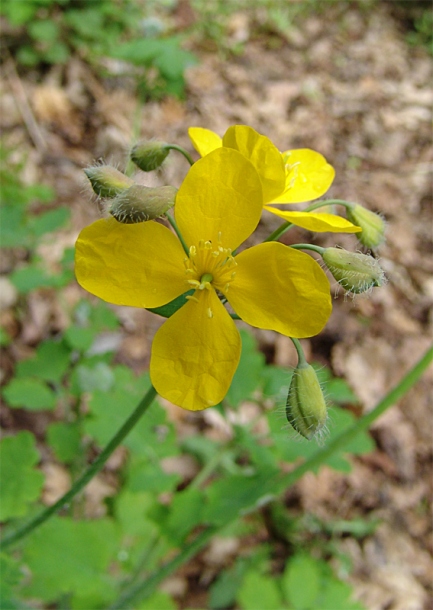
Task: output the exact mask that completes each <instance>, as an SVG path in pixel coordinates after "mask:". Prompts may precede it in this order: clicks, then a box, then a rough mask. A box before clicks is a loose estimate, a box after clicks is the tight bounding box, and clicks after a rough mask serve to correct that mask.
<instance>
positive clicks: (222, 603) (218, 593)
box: [209, 560, 248, 610]
mask: <svg viewBox="0 0 433 610" xmlns="http://www.w3.org/2000/svg"><path fill="white" fill-rule="evenodd" d="M247 569H248V564H247V562H246V561H245V560H238V561H236V563H235V565H234V566H233V567H232V568H230V569H229V570H225V571H223V572H221V573H220V575H219V576H218V578H217V579H216V580H215V581H214V582H213V583H212V585H211V587H210V596H209V606H210V607H211V608H212V610H218V609H219V608H228V607H230V606H233V605H234V602H235V600H236V595H237V593H238V591H239V589H240V587H241V585H242V581H243V579H244V575H245V572H246V570H247Z"/></svg>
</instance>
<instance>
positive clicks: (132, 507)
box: [115, 488, 158, 540]
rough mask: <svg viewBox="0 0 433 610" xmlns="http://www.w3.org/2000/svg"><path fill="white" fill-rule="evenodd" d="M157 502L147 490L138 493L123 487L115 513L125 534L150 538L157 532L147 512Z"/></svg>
mask: <svg viewBox="0 0 433 610" xmlns="http://www.w3.org/2000/svg"><path fill="white" fill-rule="evenodd" d="M155 502H156V500H155V497H154V496H153V495H152V494H151V493H149V492H147V491H146V492H138V493H137V492H132V491H131V490H130V489H126V488H123V489H122V491H121V492H120V495H118V496H117V498H116V504H115V515H116V518H117V520H118V521H119V523H120V525H121V526H122V534H123V535H124V536H128V537H131V536H132V537H134V536H140V537H141V538H144V539H146V540H149V539H150V538H151V537H152V536H153V535H154V534H156V533H157V531H158V528H157V527H156V525H155V523H153V521H151V520H150V519H149V518H147V513H148V511H149V509H150V508H151V507H153V505H154V504H155Z"/></svg>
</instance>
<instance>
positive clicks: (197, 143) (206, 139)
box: [188, 127, 222, 157]
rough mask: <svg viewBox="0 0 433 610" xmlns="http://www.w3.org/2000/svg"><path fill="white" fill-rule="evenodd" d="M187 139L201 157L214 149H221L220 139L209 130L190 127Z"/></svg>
mask: <svg viewBox="0 0 433 610" xmlns="http://www.w3.org/2000/svg"><path fill="white" fill-rule="evenodd" d="M188 135H189V138H190V140H191V142H192V144H193V146H194V148H195V149H196V151H197V152H198V154H199V155H200V156H201V157H204V156H205V155H207V154H209V153H210V152H212V151H213V150H215V149H216V148H221V146H222V139H221V138H220V136H219V135H217V134H216V133H214V132H213V131H211V130H210V129H204V128H203V127H190V128H189V129H188Z"/></svg>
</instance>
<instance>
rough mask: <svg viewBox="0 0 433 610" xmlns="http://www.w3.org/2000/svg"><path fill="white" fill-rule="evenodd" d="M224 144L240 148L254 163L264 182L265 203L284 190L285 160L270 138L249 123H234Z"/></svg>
mask: <svg viewBox="0 0 433 610" xmlns="http://www.w3.org/2000/svg"><path fill="white" fill-rule="evenodd" d="M223 146H227V147H229V148H234V149H235V150H238V151H239V152H240V153H241V154H242V155H244V157H246V158H247V159H249V160H250V161H251V163H252V164H253V165H254V167H255V168H256V170H257V172H258V174H259V176H260V180H261V183H262V188H263V201H264V203H266V202H268V201H272V200H273V199H274V198H275V197H277V196H278V195H280V194H281V193H282V192H283V191H284V186H285V175H286V173H285V168H284V161H283V158H282V156H281V153H280V151H279V150H278V148H276V147H275V146H274V145H273V144H272V142H271V141H270V140H269V138H267V137H266V136H262V135H260V134H259V133H257V131H255V130H254V129H253V128H252V127H248V126H247V125H234V126H233V127H229V129H228V130H227V131H226V133H225V134H224V137H223Z"/></svg>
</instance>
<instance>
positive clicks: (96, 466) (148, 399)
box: [0, 386, 156, 549]
mask: <svg viewBox="0 0 433 610" xmlns="http://www.w3.org/2000/svg"><path fill="white" fill-rule="evenodd" d="M155 396H156V390H155V388H154V387H153V386H151V387H150V389H149V390H148V391H147V392H146V394H145V395H144V396H143V398H142V399H141V401H140V403H139V404H138V406H137V407H136V408H135V410H134V411H133V412H132V414H131V415H130V416H129V417H128V419H127V420H126V422H125V423H124V424H123V426H122V427H121V428H120V430H118V431H117V432H116V434H115V435H114V436H113V438H112V439H111V441H110V442H109V443H108V445H106V446H105V448H104V449H103V450H102V451H101V453H100V454H99V456H98V457H97V458H96V460H95V461H94V462H93V464H92V465H91V466H90V467H89V468H88V469H87V470H86V471H85V472H84V474H83V475H82V476H81V478H79V479H78V480H77V481H75V483H74V484H73V485H72V487H71V489H70V490H69V491H68V492H66V493H65V494H64V495H63V496H62V497H61V498H60V499H59V500H57V502H56V503H55V504H53V505H52V506H49V507H48V508H46V509H45V510H44V511H42V512H41V513H39V515H37V516H36V517H35V518H34V519H32V520H31V521H30V522H29V523H27V524H26V525H24V526H23V527H22V528H20V529H18V530H16V531H15V532H11V533H10V534H7V535H6V536H5V537H4V538H3V540H2V541H1V543H0V548H2V549H3V548H6V547H8V546H9V545H11V544H13V543H14V542H17V540H20V539H21V538H24V536H27V534H29V533H30V532H32V531H33V530H34V529H36V528H37V527H39V526H40V525H42V523H45V521H47V519H49V518H50V517H51V515H53V514H54V513H56V512H57V511H59V510H60V509H61V508H62V507H63V506H64V505H65V504H67V503H68V502H70V501H71V500H72V498H74V496H76V495H77V494H78V493H79V492H80V491H81V490H82V489H83V488H84V487H85V486H86V485H87V483H88V482H89V481H90V480H91V479H92V478H93V477H94V476H95V475H96V474H97V473H98V472H99V471H100V470H102V468H103V466H104V464H105V462H106V461H107V460H108V458H109V457H110V455H111V454H112V453H113V451H114V450H115V449H116V448H117V447H118V446H119V445H120V443H121V442H122V441H123V439H124V438H125V437H126V436H127V434H129V432H130V431H131V430H132V428H133V427H134V426H135V424H136V423H137V422H138V420H139V419H140V418H141V416H142V415H143V414H144V413H145V412H146V411H147V409H148V408H149V407H150V405H151V404H152V401H153V399H154V398H155Z"/></svg>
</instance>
